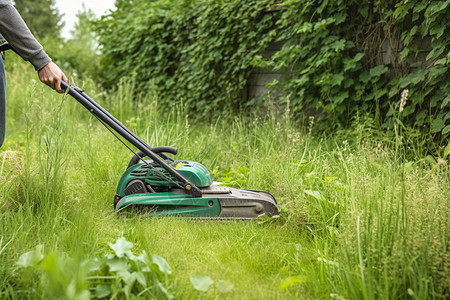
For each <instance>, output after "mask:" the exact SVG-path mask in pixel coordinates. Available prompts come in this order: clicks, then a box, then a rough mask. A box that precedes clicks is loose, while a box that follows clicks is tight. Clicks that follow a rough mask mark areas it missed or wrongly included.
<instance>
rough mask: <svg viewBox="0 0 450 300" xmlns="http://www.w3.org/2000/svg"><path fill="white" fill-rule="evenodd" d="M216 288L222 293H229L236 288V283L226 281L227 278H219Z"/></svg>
mask: <svg viewBox="0 0 450 300" xmlns="http://www.w3.org/2000/svg"><path fill="white" fill-rule="evenodd" d="M216 288H217V290H218V291H219V292H221V293H223V294H224V293H228V292H231V291H232V290H233V288H234V285H233V284H232V283H231V282H228V281H225V280H219V281H218V282H217V283H216Z"/></svg>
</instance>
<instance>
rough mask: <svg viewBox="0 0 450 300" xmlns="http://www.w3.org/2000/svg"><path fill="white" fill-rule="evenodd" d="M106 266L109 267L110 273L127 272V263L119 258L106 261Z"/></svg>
mask: <svg viewBox="0 0 450 300" xmlns="http://www.w3.org/2000/svg"><path fill="white" fill-rule="evenodd" d="M106 264H107V265H108V267H109V271H110V272H118V271H123V270H128V266H129V265H128V262H127V261H126V260H123V259H119V258H112V259H108V261H107V262H106Z"/></svg>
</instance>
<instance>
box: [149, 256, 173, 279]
mask: <svg viewBox="0 0 450 300" xmlns="http://www.w3.org/2000/svg"><path fill="white" fill-rule="evenodd" d="M152 265H154V266H156V267H157V268H158V270H159V272H160V273H163V274H167V275H170V274H172V270H171V269H170V265H169V264H168V263H167V261H166V260H165V259H164V258H162V257H161V256H158V255H153V256H152Z"/></svg>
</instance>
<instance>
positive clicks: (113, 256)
mask: <svg viewBox="0 0 450 300" xmlns="http://www.w3.org/2000/svg"><path fill="white" fill-rule="evenodd" d="M6 68H7V79H8V103H7V140H6V143H5V145H4V146H3V147H2V148H1V150H0V182H1V185H0V222H1V224H2V226H1V228H0V260H1V262H2V263H1V264H0V297H1V298H12V299H26V298H33V299H34V298H44V299H50V298H62V299H88V298H113V297H115V298H118V299H129V298H140V297H141V298H157V299H166V298H167V299H168V298H179V299H191V298H198V299H293V298H297V299H303V298H314V299H316V298H336V299H382V298H385V299H388V298H405V299H406V298H408V299H430V298H431V299H433V298H434V299H443V298H447V297H448V295H449V288H448V287H449V282H448V274H449V267H450V260H449V259H450V254H449V249H448V247H449V219H448V217H449V207H450V206H449V199H450V172H449V164H448V158H449V152H450V150H449V146H447V148H446V149H443V151H441V154H440V155H439V156H430V155H428V153H427V145H426V144H424V142H421V138H420V136H415V135H414V134H411V132H409V131H408V130H407V129H406V128H401V127H399V129H398V130H397V131H396V132H397V134H396V137H395V138H394V139H392V138H389V139H388V138H387V137H386V136H385V135H384V134H383V132H380V131H375V130H373V129H371V127H370V126H369V125H367V124H366V123H365V119H364V117H363V116H355V118H354V121H353V126H352V129H351V130H348V131H342V132H338V133H336V134H334V135H328V136H327V135H323V136H311V134H310V132H311V129H312V127H313V126H314V123H313V122H310V124H309V127H308V128H298V127H297V126H296V125H295V123H293V122H292V121H291V119H290V112H289V111H286V112H285V113H284V114H282V115H270V114H269V115H267V116H265V117H262V118H261V117H258V118H256V117H255V118H247V117H241V116H238V115H236V116H228V117H223V118H218V119H215V120H213V121H212V122H210V123H206V122H205V123H202V122H198V121H197V122H195V123H194V122H192V121H191V119H190V118H189V114H190V111H189V107H186V106H183V103H179V104H178V105H176V106H174V107H173V109H172V110H171V112H170V113H169V114H165V115H162V114H160V113H159V109H158V101H159V99H158V95H156V94H154V93H146V94H141V95H136V94H137V93H135V91H133V90H131V89H130V88H129V86H131V85H132V84H130V83H127V82H121V83H118V87H117V90H116V92H103V91H102V90H101V89H98V88H96V87H95V84H94V83H93V82H91V81H89V80H84V81H81V80H77V79H76V78H75V79H73V81H75V83H76V84H77V85H79V86H84V88H85V90H86V92H87V93H88V94H89V95H90V96H91V97H92V98H93V99H95V100H96V101H98V102H99V103H100V104H101V105H103V106H104V107H105V108H106V109H107V110H108V111H110V112H111V113H112V114H113V115H115V116H116V117H117V118H118V119H119V120H121V121H122V122H123V123H124V124H125V125H127V126H129V128H130V129H132V130H133V131H135V132H136V133H137V135H138V136H140V137H141V138H142V139H143V140H144V141H146V142H147V143H148V144H149V145H152V146H157V145H167V146H175V147H178V149H179V154H178V155H177V157H180V158H183V159H189V160H194V161H199V162H202V163H203V164H204V165H205V166H207V167H208V168H209V169H210V170H211V172H212V173H213V176H214V180H216V181H222V182H224V184H227V185H232V186H234V187H240V188H251V189H262V190H267V191H270V192H272V193H273V194H274V195H275V197H276V199H277V200H278V203H279V207H280V217H279V218H275V219H261V220H256V221H250V222H241V221H230V222H214V221H198V220H189V219H182V218H152V219H148V218H140V217H136V218H121V217H118V216H116V215H115V213H114V211H113V197H114V194H115V189H116V184H117V183H118V181H119V178H120V176H121V174H122V173H123V172H124V171H125V169H126V166H127V164H128V161H129V159H130V158H131V157H132V153H130V152H129V151H128V150H127V149H126V148H125V147H124V146H123V145H122V144H121V143H120V142H118V141H117V140H116V139H115V138H114V137H113V136H112V135H111V134H109V132H108V131H106V129H105V128H104V127H103V126H102V125H101V124H99V122H98V121H97V120H96V119H95V118H93V117H92V116H91V115H90V114H89V113H88V112H87V111H86V110H85V109H84V108H83V107H82V106H81V105H80V104H79V103H77V102H76V101H75V100H74V99H72V98H71V97H70V96H68V95H65V96H63V95H59V94H57V93H55V92H53V91H51V90H50V89H48V88H47V87H46V86H44V85H42V84H41V83H39V82H37V76H36V74H35V73H34V71H33V70H32V68H31V66H28V65H27V64H26V63H23V62H21V61H19V60H17V59H15V58H13V57H12V55H10V56H8V57H7V61H6ZM132 100H133V101H132ZM399 100H400V99H399ZM406 142H408V143H406Z"/></svg>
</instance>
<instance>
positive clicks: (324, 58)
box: [97, 0, 450, 138]
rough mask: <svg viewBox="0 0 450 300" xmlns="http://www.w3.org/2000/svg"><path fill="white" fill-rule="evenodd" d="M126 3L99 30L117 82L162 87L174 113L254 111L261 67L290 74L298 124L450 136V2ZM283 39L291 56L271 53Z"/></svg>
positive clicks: (107, 69)
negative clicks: (177, 107)
mask: <svg viewBox="0 0 450 300" xmlns="http://www.w3.org/2000/svg"><path fill="white" fill-rule="evenodd" d="M116 6H117V10H115V11H114V12H112V13H111V14H110V15H109V16H108V17H105V18H103V19H102V20H101V21H100V22H99V23H98V25H97V27H98V31H99V34H100V44H101V45H102V46H103V49H104V52H105V57H104V59H103V70H104V74H105V78H106V81H107V83H109V84H110V85H111V86H112V85H114V84H115V82H117V81H118V80H119V79H120V78H122V77H124V76H131V75H133V76H135V78H136V79H137V82H138V85H139V87H140V88H141V89H145V88H146V87H148V86H151V87H152V88H153V89H156V90H157V91H158V93H159V95H160V97H159V98H160V101H161V102H162V104H164V105H165V106H166V107H170V106H171V105H172V104H173V103H175V102H179V101H183V102H184V103H185V104H186V105H187V107H189V109H190V111H192V114H194V113H195V115H197V116H201V117H210V116H212V115H214V114H215V113H217V112H223V111H225V112H227V113H229V112H230V111H234V112H235V111H238V110H240V109H242V108H245V107H246V106H254V105H255V104H256V103H255V102H254V101H252V99H247V100H245V101H244V100H242V91H243V89H244V87H245V86H246V84H247V83H248V80H249V78H250V75H251V71H252V70H254V69H255V68H264V69H268V70H274V71H278V72H281V73H282V74H285V76H284V78H283V80H278V81H275V82H272V83H271V84H269V86H270V88H271V89H273V90H274V91H275V90H277V91H278V95H281V98H280V99H279V103H280V104H282V105H283V104H284V105H289V106H290V108H291V111H292V112H293V114H294V116H295V117H296V119H297V120H298V121H299V122H304V120H306V119H307V118H308V117H309V115H311V114H314V115H317V116H318V117H320V120H317V119H316V124H318V128H322V129H327V130H330V129H334V128H337V127H340V126H346V125H348V124H349V122H350V121H351V120H352V118H353V117H354V116H355V115H356V114H358V115H365V116H366V117H367V118H370V119H371V120H372V123H373V126H378V127H380V128H386V129H389V128H393V126H394V124H405V125H406V124H407V125H409V126H413V127H415V128H418V129H420V130H423V131H425V132H429V133H431V134H432V135H435V137H436V138H446V137H448V136H449V134H450V96H449V94H450V75H449V72H448V65H449V60H450V54H449V50H450V49H449V44H450V43H449V42H450V32H449V24H450V21H449V19H450V18H449V17H450V9H449V8H450V4H449V1H428V0H416V1H410V0H396V1H392V0H377V1H369V0H345V1H344V0H322V1H313V0H286V1H274V0H272V1H270V0H253V1H252V0H236V1H218V0H212V1H206V0H199V1H191V0H158V1H146V0H117V1H116ZM280 41H282V42H283V43H284V45H283V47H282V49H281V50H280V51H278V52H276V53H275V54H274V55H273V56H271V57H264V56H263V55H262V54H263V53H264V50H265V49H267V47H268V46H269V45H270V44H272V43H274V42H280ZM387 51H389V52H390V53H391V59H390V61H389V62H388V63H387V62H386V61H385V58H384V57H383V55H386V52H387ZM423 53H427V54H426V56H425V58H424V57H423V56H424V55H423ZM274 93H275V92H274ZM402 93H403V100H404V101H405V99H406V102H404V103H403V105H402V107H400V106H401V104H400V103H401V99H402V96H401V95H402Z"/></svg>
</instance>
